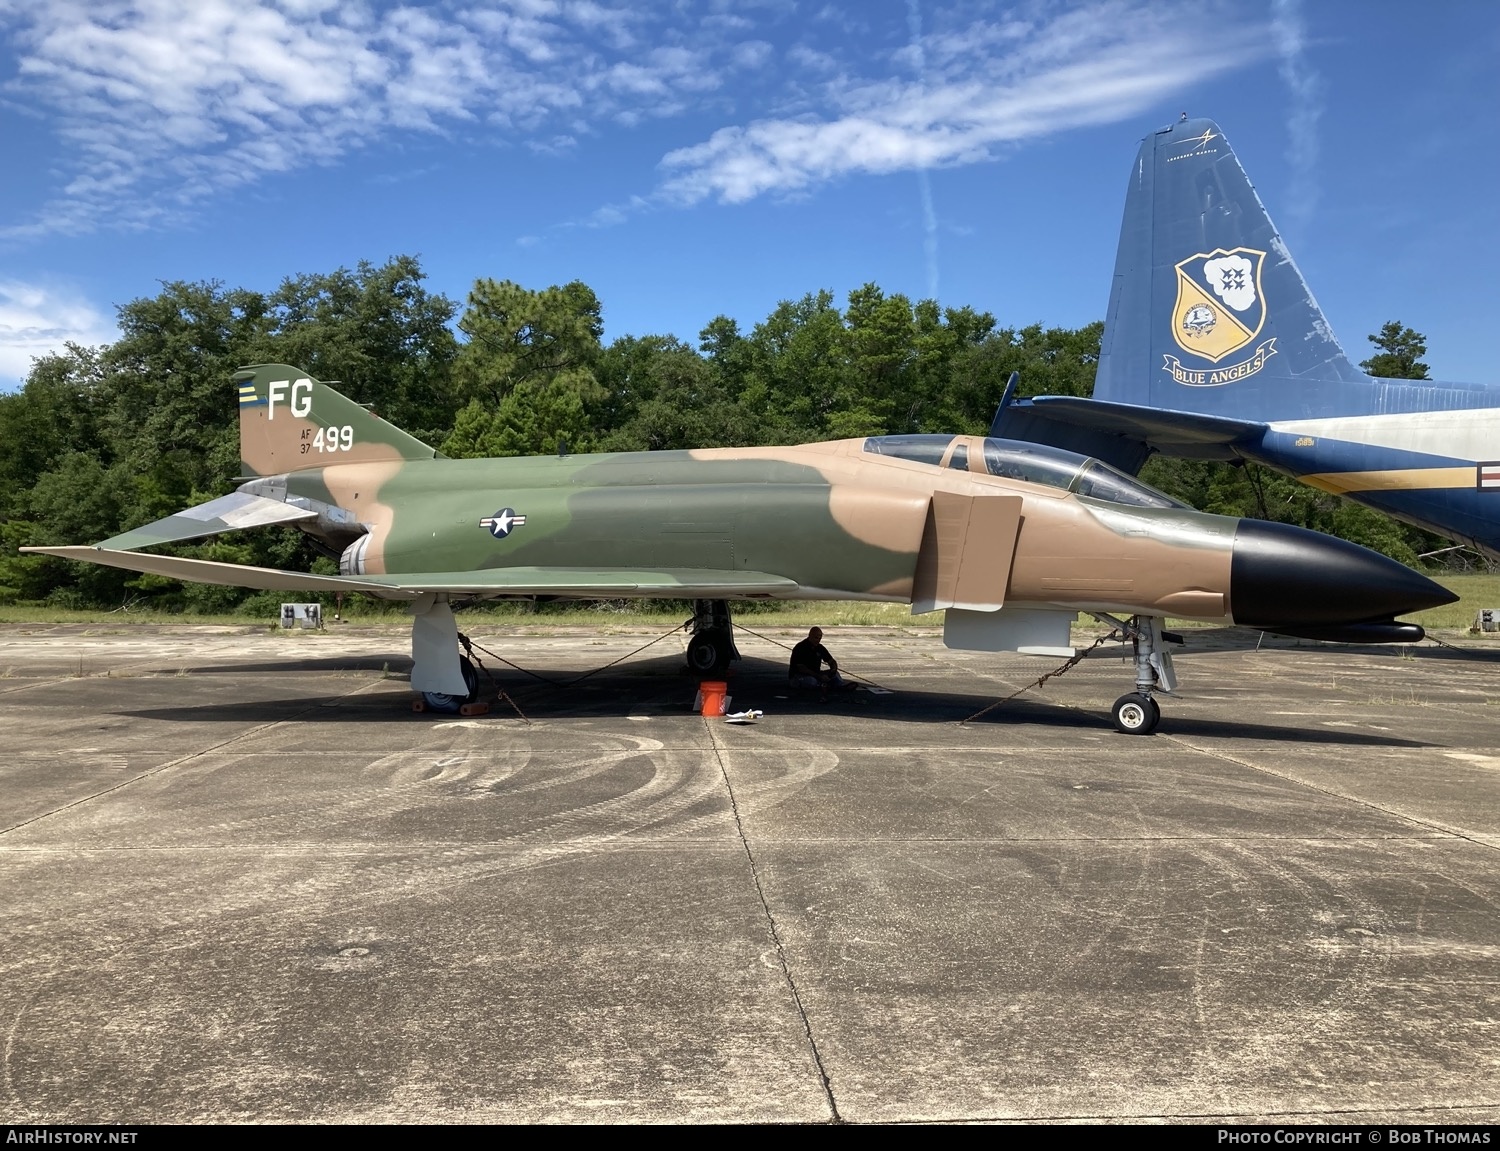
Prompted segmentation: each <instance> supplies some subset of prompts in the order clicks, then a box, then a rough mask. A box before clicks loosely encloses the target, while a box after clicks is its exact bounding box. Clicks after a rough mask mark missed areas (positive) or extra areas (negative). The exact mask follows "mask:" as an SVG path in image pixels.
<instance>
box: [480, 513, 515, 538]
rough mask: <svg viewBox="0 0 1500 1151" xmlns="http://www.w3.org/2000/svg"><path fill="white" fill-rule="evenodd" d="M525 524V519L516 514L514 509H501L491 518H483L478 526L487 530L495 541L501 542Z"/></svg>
mask: <svg viewBox="0 0 1500 1151" xmlns="http://www.w3.org/2000/svg"><path fill="white" fill-rule="evenodd" d="M525 522H526V517H525V516H522V515H517V514H516V509H515V508H501V509H500V510H499V511H498V512H496V513H495V514H494V515H492V516H485V517H484V519H482V520H480V521H479V526H480V527H482V528H488V529H489V533H490V535H492V536H494V537H495V538H496V539H497V540H503V539H504V538H505V537H506V536H508V535H510V533H511V532H512V531H514V530H515V529H516V528H518V527H520V526H521V525H522V524H524V523H525Z"/></svg>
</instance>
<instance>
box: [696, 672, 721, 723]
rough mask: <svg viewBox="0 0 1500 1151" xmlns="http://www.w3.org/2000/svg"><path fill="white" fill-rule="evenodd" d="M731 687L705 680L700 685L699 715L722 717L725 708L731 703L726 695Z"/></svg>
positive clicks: (717, 681) (719, 682)
mask: <svg viewBox="0 0 1500 1151" xmlns="http://www.w3.org/2000/svg"><path fill="white" fill-rule="evenodd" d="M728 691H729V685H728V684H727V683H723V682H721V681H719V680H704V681H703V682H702V683H700V684H699V685H698V698H699V700H700V701H701V703H700V708H701V710H700V711H699V713H698V714H699V715H706V716H720V715H723V714H724V707H725V705H726V704H727V703H728V702H729V697H728V695H727V694H726V693H727V692H728Z"/></svg>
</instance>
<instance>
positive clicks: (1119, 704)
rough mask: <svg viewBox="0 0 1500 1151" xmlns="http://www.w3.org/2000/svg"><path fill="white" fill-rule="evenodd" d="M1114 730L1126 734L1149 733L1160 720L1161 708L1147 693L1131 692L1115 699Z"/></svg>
mask: <svg viewBox="0 0 1500 1151" xmlns="http://www.w3.org/2000/svg"><path fill="white" fill-rule="evenodd" d="M1114 719H1115V730H1116V731H1122V732H1124V733H1125V734H1126V735H1150V734H1151V732H1153V731H1155V730H1156V725H1157V724H1158V723H1159V722H1160V721H1161V708H1160V707H1158V706H1157V703H1156V701H1155V700H1154V699H1152V698H1151V697H1150V696H1147V695H1140V694H1138V693H1136V692H1131V693H1130V694H1129V695H1122V696H1121V697H1120V698H1119V699H1117V700H1115V706H1114Z"/></svg>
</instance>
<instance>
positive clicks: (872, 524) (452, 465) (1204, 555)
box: [286, 436, 1425, 623]
mask: <svg viewBox="0 0 1500 1151" xmlns="http://www.w3.org/2000/svg"><path fill="white" fill-rule="evenodd" d="M1006 444H1007V441H1000V440H993V439H985V438H983V437H977V436H925V437H876V438H872V439H868V440H842V441H834V442H830V443H819V444H805V445H801V446H797V447H785V448H723V449H709V450H700V451H669V452H647V453H622V454H611V455H581V456H567V457H524V458H512V459H485V460H446V459H434V460H421V461H390V462H388V463H387V462H365V463H357V464H346V465H337V466H331V467H325V468H321V469H314V470H308V471H304V472H297V473H292V474H291V475H290V476H288V477H287V481H286V482H287V485H288V487H287V491H288V494H289V495H291V496H300V497H302V498H305V499H310V500H315V501H319V502H326V503H328V504H331V505H334V506H337V507H339V508H342V509H345V510H347V511H348V512H349V513H351V514H352V517H353V519H354V520H355V521H357V523H358V524H359V525H362V529H363V532H364V534H363V535H362V536H361V537H360V538H359V539H357V540H355V541H354V542H352V543H351V544H350V545H349V546H348V547H347V549H346V550H345V552H344V559H343V563H342V565H341V566H342V570H343V571H344V573H345V574H347V575H362V574H371V575H399V574H411V573H422V572H456V571H478V570H483V569H487V568H535V569H549V570H555V569H569V568H573V569H591V570H599V569H619V570H629V569H648V568H657V569H660V568H670V569H674V570H682V569H689V570H700V571H710V570H712V571H721V572H732V571H742V572H769V573H774V574H776V575H778V576H783V577H786V578H787V579H790V580H793V581H795V584H796V588H795V590H791V591H788V592H786V593H784V594H785V597H786V598H803V599H814V598H844V599H848V598H855V599H874V600H888V601H893V602H902V603H909V602H916V601H919V600H921V599H922V598H923V596H922V594H921V587H920V586H919V585H920V584H921V582H922V579H923V575H922V566H923V563H924V562H926V563H927V564H928V566H929V567H931V565H932V564H933V563H939V564H940V565H942V564H946V565H948V566H949V567H956V566H961V567H963V568H964V572H965V574H964V575H963V577H962V579H963V583H964V586H965V588H966V589H967V590H966V592H965V595H966V598H967V600H968V601H970V602H977V603H979V604H982V605H986V606H990V607H994V608H999V607H1000V606H1001V605H1003V604H1010V605H1015V606H1034V607H1047V608H1057V609H1062V610H1068V611H1080V610H1081V611H1099V612H1119V613H1129V614H1145V615H1162V616H1168V615H1169V616H1176V617H1186V618H1193V619H1200V620H1216V621H1230V620H1236V619H1237V620H1238V621H1239V622H1248V623H1268V622H1273V621H1271V620H1269V619H1266V618H1263V617H1264V615H1265V612H1266V611H1267V610H1271V611H1276V610H1280V609H1279V608H1278V607H1268V606H1267V604H1266V603H1265V602H1263V601H1264V596H1263V595H1262V594H1261V592H1259V591H1257V590H1256V588H1255V587H1251V586H1249V585H1250V584H1252V583H1253V584H1255V585H1257V586H1259V585H1261V584H1264V583H1266V581H1270V580H1274V579H1279V578H1282V575H1283V574H1285V573H1273V572H1272V571H1271V570H1270V569H1269V568H1268V567H1267V566H1266V564H1265V563H1260V564H1259V566H1258V567H1255V570H1254V571H1253V572H1250V569H1248V568H1247V567H1246V564H1247V563H1250V562H1251V561H1250V560H1247V559H1246V556H1247V550H1254V549H1251V548H1250V547H1249V545H1248V544H1246V542H1245V537H1246V529H1245V527H1244V526H1243V525H1244V524H1246V523H1249V522H1250V521H1240V520H1236V519H1232V518H1229V517H1224V516H1215V515H1209V514H1206V513H1202V512H1197V511H1193V510H1191V509H1189V508H1186V507H1183V506H1180V505H1177V504H1175V503H1174V502H1173V501H1171V500H1169V499H1168V498H1166V497H1165V496H1162V495H1161V494H1160V493H1157V492H1154V491H1152V489H1150V488H1147V487H1145V486H1144V485H1142V484H1139V483H1138V482H1137V481H1134V480H1131V479H1130V478H1129V477H1126V476H1123V475H1122V474H1120V473H1118V472H1114V471H1113V470H1112V469H1107V468H1104V467H1103V465H1098V464H1097V461H1088V460H1086V459H1084V458H1082V457H1076V456H1073V455H1071V454H1070V453H1061V452H1052V451H1050V450H1049V449H1042V448H1038V447H1037V446H1035V445H1010V446H1009V447H1006ZM1091 493H1092V494H1091ZM1106 497H1107V498H1106ZM940 501H942V506H944V507H952V508H956V509H958V511H957V512H956V513H955V514H958V515H960V516H962V517H976V518H974V522H975V523H976V524H978V523H980V519H979V518H977V517H982V516H984V515H990V517H991V518H990V519H989V520H985V521H984V523H986V524H992V523H993V524H999V525H1001V526H1000V527H999V528H997V529H991V528H989V527H986V528H984V529H982V530H981V529H980V528H975V529H974V530H973V531H971V532H970V535H969V537H968V538H967V539H965V538H964V536H963V534H962V530H963V525H960V527H959V528H958V529H948V528H943V527H941V526H940V525H935V523H934V520H933V515H934V512H933V509H934V508H935V507H937V506H938V504H939V502H940ZM1002 507H1003V508H1004V509H1011V511H1010V513H1008V514H1009V518H1006V514H1000V516H999V518H998V519H996V518H994V514H995V513H994V509H996V508H1002ZM966 509H980V510H979V511H972V512H971V511H970V510H966ZM985 509H988V510H987V511H986V510H985ZM966 522H967V520H966ZM945 530H947V531H948V537H951V538H956V539H957V540H958V543H957V544H954V545H951V546H949V547H948V549H947V551H946V552H945V553H944V555H943V557H942V558H941V559H940V560H934V559H933V558H932V557H933V556H934V554H935V553H936V551H938V550H940V547H939V542H936V541H939V539H940V537H943V532H944V531H945ZM955 530H956V531H958V532H959V534H958V535H957V536H956V537H954V536H953V531H955ZM1289 530H1292V529H1289ZM1007 532H1009V533H1010V534H1011V538H1009V539H1006V538H996V537H1003V536H1004V535H1005V534H1006V533H1007ZM1302 537H1306V538H1305V539H1303V538H1302ZM1237 539H1238V540H1239V541H1240V542H1239V545H1238V549H1237V543H1236V541H1237ZM1298 539H1299V543H1298V545H1297V546H1298V547H1299V548H1301V549H1303V551H1304V552H1305V553H1306V560H1307V563H1306V565H1305V566H1307V569H1308V571H1309V572H1311V573H1313V578H1314V580H1315V581H1316V580H1317V579H1318V578H1321V577H1319V576H1317V574H1316V571H1315V569H1317V568H1318V565H1319V563H1320V562H1322V560H1323V559H1324V558H1325V552H1327V550H1328V549H1330V548H1335V547H1340V546H1342V547H1346V548H1347V545H1341V544H1340V543H1339V541H1333V540H1329V539H1328V538H1327V537H1322V536H1318V535H1316V534H1315V533H1311V532H1307V533H1302V536H1301V537H1298ZM1257 546H1259V545H1257ZM1278 546H1279V545H1278ZM1366 554H1367V555H1368V556H1369V560H1368V563H1369V564H1370V565H1371V566H1370V567H1369V568H1368V570H1367V571H1366V572H1365V575H1366V576H1368V577H1369V579H1368V580H1366V582H1372V581H1373V584H1375V585H1379V586H1380V587H1383V588H1384V587H1387V585H1390V581H1391V580H1392V579H1394V580H1395V581H1396V583H1397V584H1400V583H1401V582H1402V581H1403V580H1405V578H1406V577H1407V576H1409V575H1411V574H1412V573H1408V572H1406V569H1404V568H1401V567H1400V566H1399V565H1395V564H1393V563H1391V562H1390V561H1387V560H1384V559H1383V558H1382V557H1376V556H1374V554H1373V553H1366ZM924 557H925V561H924ZM1360 562H1362V563H1363V562H1366V561H1364V560H1361V561H1360ZM1383 565H1389V570H1388V569H1387V568H1386V567H1384V566H1383ZM1252 566H1254V565H1253V564H1252ZM1294 566H1295V565H1294ZM1377 569H1378V570H1377ZM1247 573H1248V574H1247ZM1398 573H1399V574H1398ZM950 574H951V573H950ZM1345 574H1346V575H1347V573H1345ZM1237 576H1238V586H1236V578H1237ZM1416 578H1418V579H1420V577H1416ZM1423 582H1424V583H1425V581H1423ZM1392 586H1394V585H1392ZM1326 590H1327V594H1326V595H1321V596H1319V597H1317V598H1318V599H1319V600H1320V601H1327V602H1321V603H1320V609H1319V610H1320V611H1321V612H1322V615H1321V616H1320V617H1319V618H1327V617H1329V613H1330V612H1332V614H1333V616H1335V617H1338V618H1340V619H1346V620H1354V619H1366V618H1374V617H1376V616H1379V615H1382V614H1388V613H1389V611H1390V610H1406V609H1405V608H1404V607H1401V608H1394V609H1393V608H1391V607H1389V606H1388V605H1387V604H1386V603H1385V601H1384V600H1381V602H1380V603H1378V604H1375V603H1367V602H1365V601H1363V600H1360V599H1359V597H1358V596H1357V595H1356V596H1355V599H1354V600H1352V601H1348V602H1347V603H1346V602H1344V601H1346V600H1348V593H1349V589H1348V588H1347V587H1343V586H1340V587H1333V586H1330V587H1328V588H1327V589H1326ZM1407 590H1408V591H1409V590H1410V589H1407ZM776 594H778V595H781V594H783V593H776ZM1236 594H1238V596H1239V599H1240V601H1241V603H1242V605H1243V604H1247V603H1252V602H1253V603H1255V604H1256V607H1255V610H1254V612H1252V613H1251V615H1252V616H1254V617H1256V618H1247V617H1246V612H1245V611H1244V610H1243V608H1242V610H1240V611H1238V612H1237V611H1236V608H1235V599H1236ZM1382 594H1383V593H1382Z"/></svg>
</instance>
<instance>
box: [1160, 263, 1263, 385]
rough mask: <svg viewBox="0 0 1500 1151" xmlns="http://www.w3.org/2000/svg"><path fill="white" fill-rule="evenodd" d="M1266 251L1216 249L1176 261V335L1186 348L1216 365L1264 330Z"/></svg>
mask: <svg viewBox="0 0 1500 1151" xmlns="http://www.w3.org/2000/svg"><path fill="white" fill-rule="evenodd" d="M1265 261H1266V254H1265V253H1264V252H1259V251H1256V250H1255V249H1254V248H1231V249H1229V250H1228V251H1225V250H1224V249H1223V248H1215V249H1214V250H1213V251H1212V252H1199V253H1197V254H1196V255H1193V256H1189V257H1188V258H1187V259H1186V260H1183V261H1182V262H1181V263H1180V264H1178V265H1177V303H1176V304H1175V305H1174V306H1173V308H1172V338H1173V339H1174V340H1176V341H1177V346H1178V347H1179V348H1181V349H1182V350H1183V351H1184V352H1190V353H1192V354H1193V355H1195V356H1202V357H1203V358H1204V359H1205V360H1208V361H1209V362H1211V363H1215V364H1217V363H1218V362H1219V361H1220V360H1222V359H1223V358H1224V357H1225V356H1230V355H1233V354H1234V353H1235V352H1237V351H1239V350H1240V349H1241V348H1243V347H1244V346H1245V345H1247V344H1248V343H1250V342H1251V341H1252V340H1254V339H1255V337H1256V336H1258V335H1260V329H1261V326H1262V325H1263V324H1264V323H1265V321H1266V301H1265V296H1264V295H1262V293H1261V288H1260V271H1261V267H1262V265H1264V264H1265Z"/></svg>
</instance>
